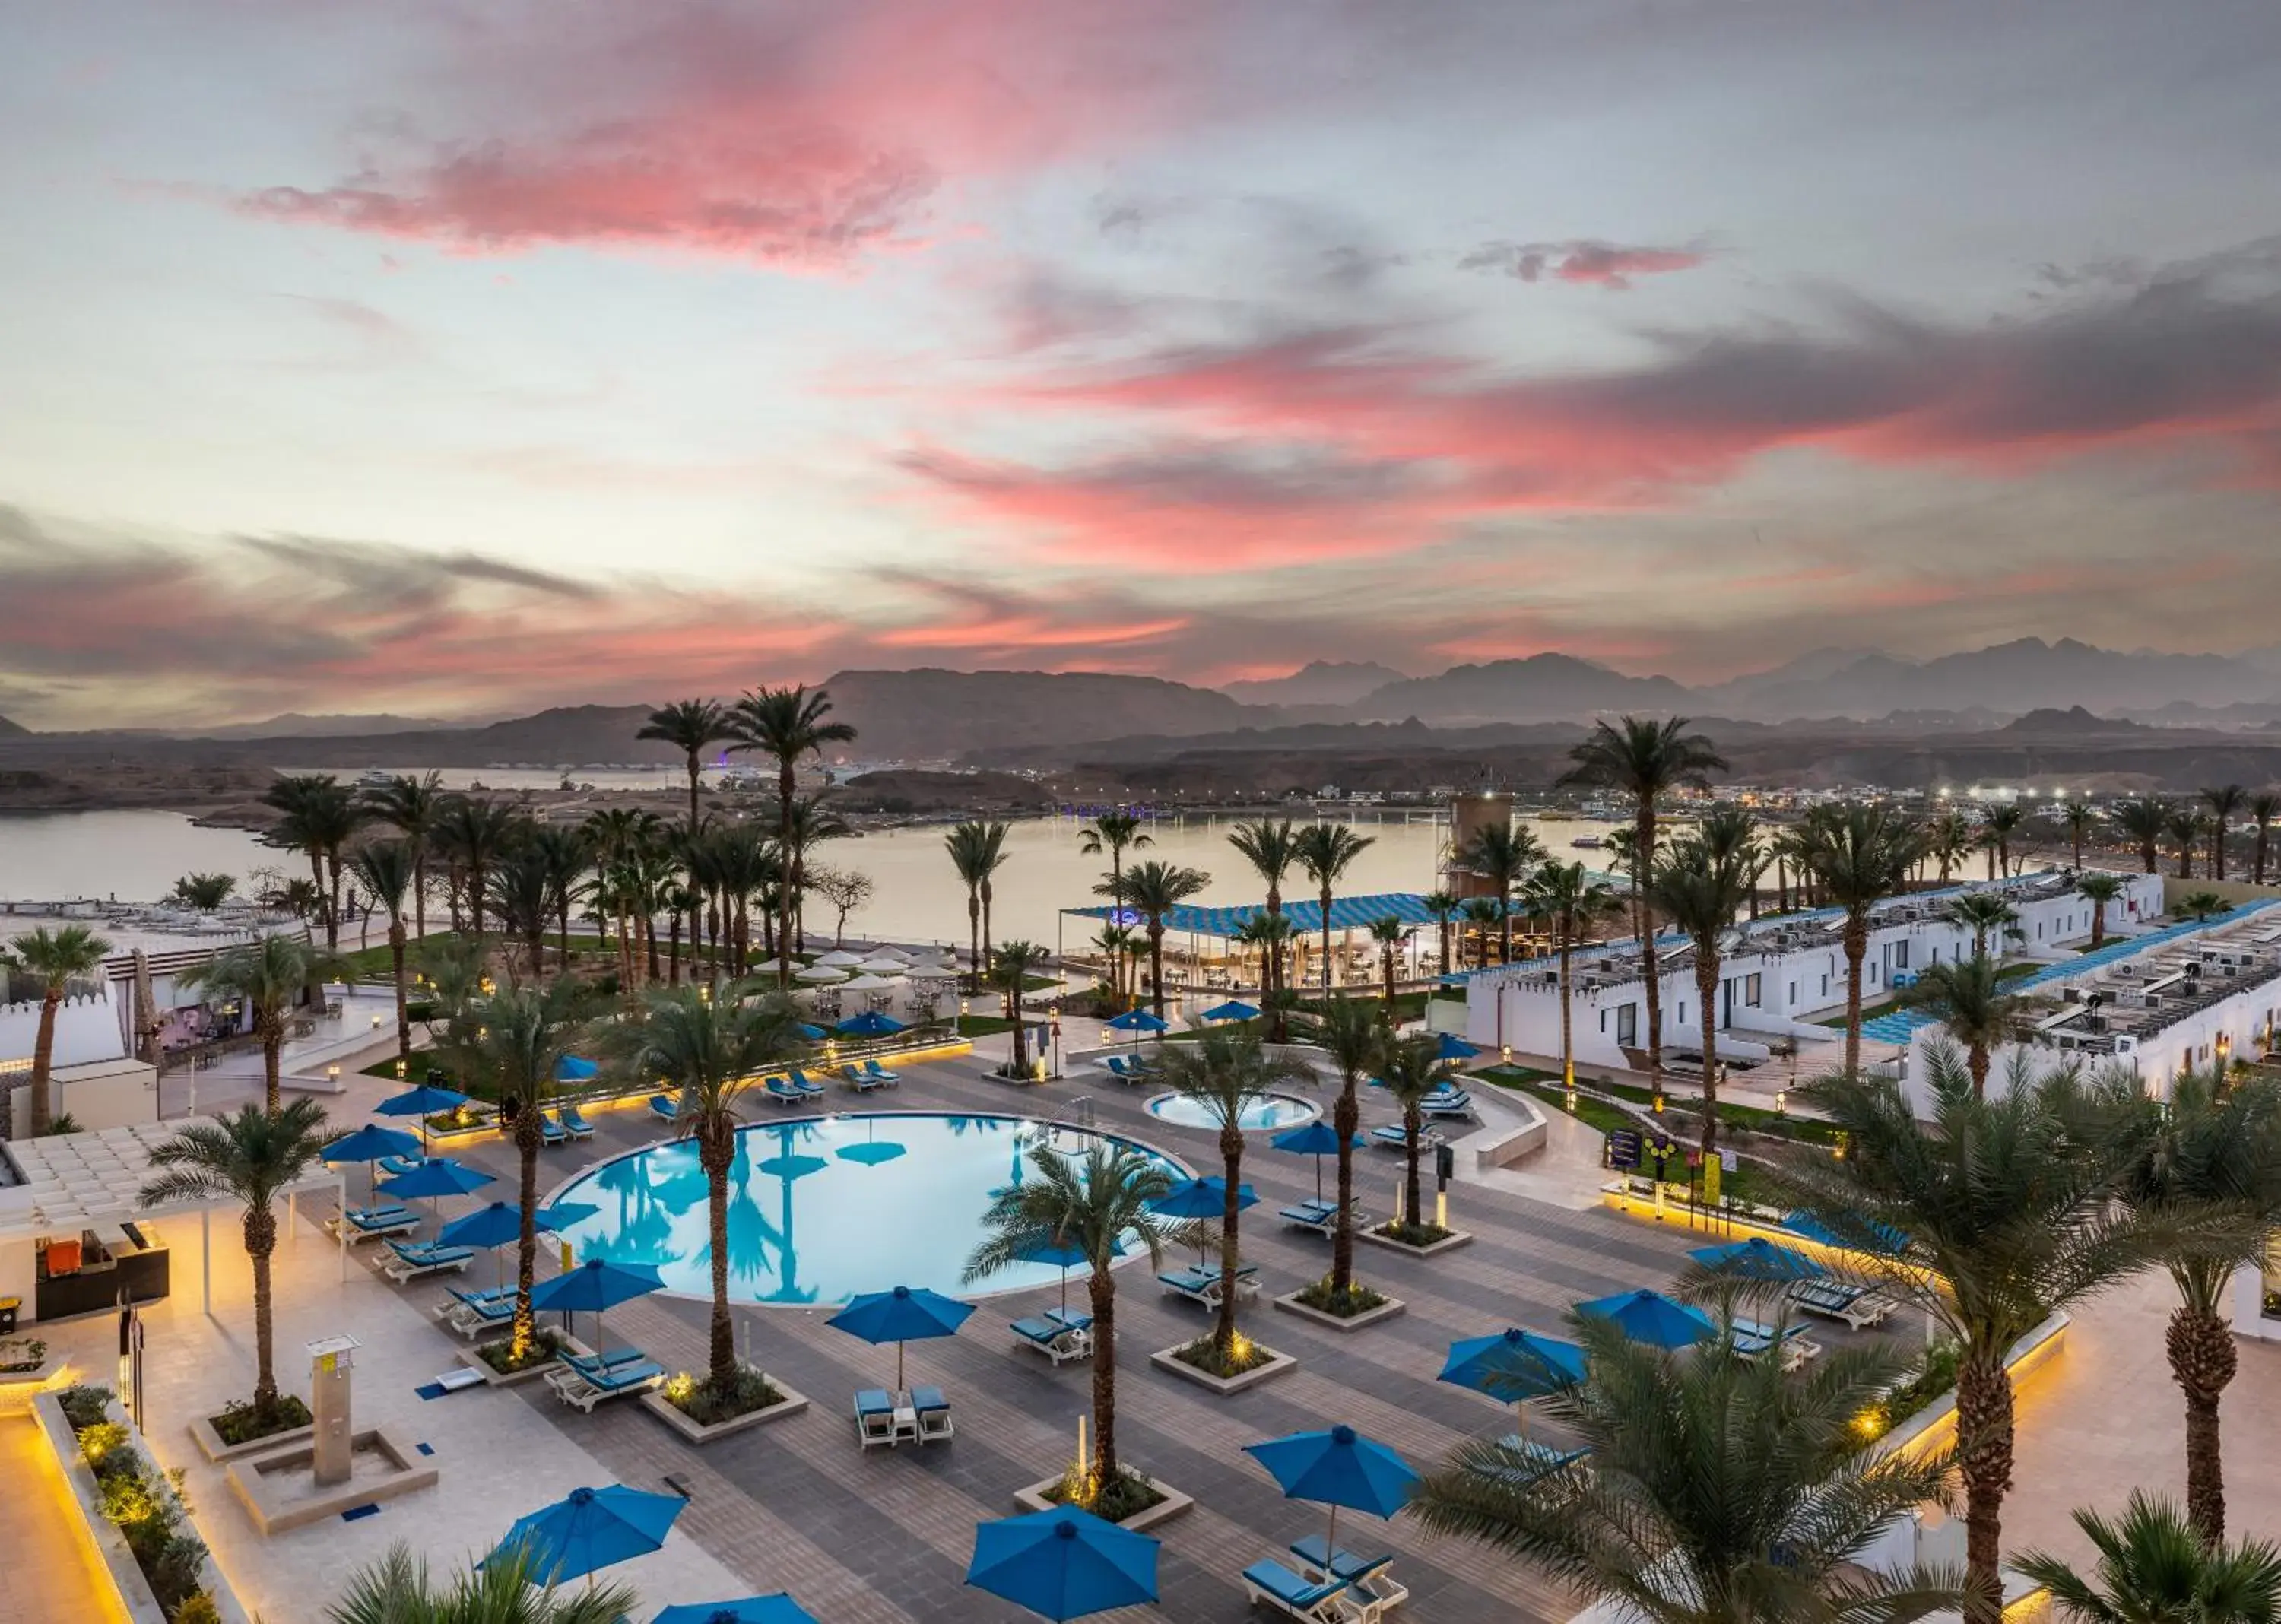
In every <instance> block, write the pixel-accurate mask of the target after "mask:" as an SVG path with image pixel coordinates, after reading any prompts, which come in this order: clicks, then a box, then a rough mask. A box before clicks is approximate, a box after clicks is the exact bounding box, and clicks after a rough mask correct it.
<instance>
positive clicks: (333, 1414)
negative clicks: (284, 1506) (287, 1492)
mask: <svg viewBox="0 0 2281 1624" xmlns="http://www.w3.org/2000/svg"><path fill="white" fill-rule="evenodd" d="M357 1346H358V1343H357V1339H356V1338H355V1337H353V1336H329V1337H326V1338H324V1339H322V1340H321V1341H319V1342H311V1343H310V1344H309V1409H310V1411H311V1413H312V1414H313V1417H314V1418H315V1421H316V1435H315V1437H314V1439H313V1443H314V1447H315V1454H314V1458H313V1461H312V1465H313V1471H314V1473H315V1476H316V1480H317V1487H318V1488H320V1489H327V1488H330V1487H332V1486H334V1485H336V1484H339V1483H345V1482H347V1481H349V1457H350V1454H351V1451H352V1431H351V1427H350V1423H349V1371H350V1367H351V1365H352V1363H353V1355H354V1353H355V1351H356V1349H357Z"/></svg>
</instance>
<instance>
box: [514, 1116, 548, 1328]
mask: <svg viewBox="0 0 2281 1624" xmlns="http://www.w3.org/2000/svg"><path fill="white" fill-rule="evenodd" d="M542 1142H543V1141H542V1139H541V1137H540V1133H539V1126H538V1102H537V1100H536V1099H530V1100H525V1101H523V1102H522V1105H521V1108H520V1109H519V1110H516V1112H515V1114H514V1149H515V1156H516V1159H517V1160H518V1162H520V1164H522V1187H521V1188H522V1193H521V1197H520V1199H521V1202H522V1228H521V1230H520V1232H519V1233H517V1234H516V1236H515V1244H514V1331H513V1332H512V1333H511V1334H510V1335H509V1337H508V1340H507V1353H508V1357H510V1358H514V1359H521V1358H522V1357H523V1356H524V1355H525V1354H526V1353H528V1352H529V1351H530V1345H531V1343H532V1342H533V1341H534V1340H536V1339H537V1335H538V1317H537V1314H536V1313H534V1312H533V1311H532V1310H531V1306H530V1288H531V1284H532V1282H533V1280H535V1278H536V1277H537V1273H538V1147H539V1145H540V1144H541V1143H542Z"/></svg>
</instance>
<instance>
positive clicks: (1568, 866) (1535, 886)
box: [1528, 862, 1624, 1094]
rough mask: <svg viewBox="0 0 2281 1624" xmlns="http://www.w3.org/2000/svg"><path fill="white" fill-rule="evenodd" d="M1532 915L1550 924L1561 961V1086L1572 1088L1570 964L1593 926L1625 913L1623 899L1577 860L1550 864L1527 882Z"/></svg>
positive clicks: (1573, 1046) (1573, 1039)
mask: <svg viewBox="0 0 2281 1624" xmlns="http://www.w3.org/2000/svg"><path fill="white" fill-rule="evenodd" d="M1528 905H1529V909H1530V911H1532V912H1534V913H1538V914H1542V915H1543V916H1545V917H1546V918H1548V919H1550V921H1551V922H1552V932H1553V941H1554V944H1555V947H1554V950H1555V951H1556V952H1557V953H1558V955H1559V957H1560V1082H1561V1087H1563V1088H1565V1089H1566V1090H1567V1091H1568V1092H1569V1093H1571V1094H1573V1093H1574V1092H1575V1088H1576V1036H1575V1027H1574V1009H1573V1007H1572V1005H1571V1003H1570V993H1571V990H1572V989H1571V985H1570V976H1569V965H1570V961H1571V956H1572V955H1573V954H1574V952H1575V947H1576V943H1577V940H1579V939H1580V938H1581V936H1582V935H1583V934H1584V932H1587V931H1589V930H1590V929H1591V927H1592V925H1593V924H1594V923H1595V922H1596V921H1597V920H1599V919H1603V918H1605V917H1608V916H1611V915H1613V914H1617V913H1620V912H1621V911H1622V909H1623V906H1624V903H1623V899H1622V898H1620V897H1619V896H1618V895H1617V894H1616V893H1615V888H1614V887H1613V886H1612V885H1608V884H1607V883H1606V882H1605V881H1604V880H1598V879H1595V878H1592V874H1591V871H1590V870H1589V869H1587V868H1585V866H1584V865H1583V864H1582V863H1581V862H1566V863H1563V862H1548V863H1546V864H1545V865H1544V866H1543V868H1541V869H1539V870H1537V871H1536V872H1535V875H1534V876H1532V877H1531V878H1530V879H1529V882H1528Z"/></svg>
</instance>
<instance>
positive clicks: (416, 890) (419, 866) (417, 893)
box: [412, 847, 428, 939]
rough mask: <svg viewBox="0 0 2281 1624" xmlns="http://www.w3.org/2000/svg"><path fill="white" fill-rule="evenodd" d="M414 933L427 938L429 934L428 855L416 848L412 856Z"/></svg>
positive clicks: (424, 849) (423, 850) (423, 849)
mask: <svg viewBox="0 0 2281 1624" xmlns="http://www.w3.org/2000/svg"><path fill="white" fill-rule="evenodd" d="M412 933H413V934H414V936H418V937H421V938H423V939H424V938H425V937H426V936H427V934H428V853H427V850H426V848H424V847H421V848H416V849H415V850H414V853H413V855H412Z"/></svg>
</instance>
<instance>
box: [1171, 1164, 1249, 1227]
mask: <svg viewBox="0 0 2281 1624" xmlns="http://www.w3.org/2000/svg"><path fill="white" fill-rule="evenodd" d="M1258 1204H1259V1197H1258V1196H1256V1195H1253V1194H1252V1193H1251V1187H1250V1186H1249V1185H1248V1184H1239V1185H1237V1186H1236V1187H1235V1208H1236V1210H1237V1211H1239V1212H1241V1211H1242V1210H1243V1209H1244V1208H1246V1207H1254V1206H1257V1205H1258ZM1226 1209H1227V1180H1226V1179H1222V1178H1220V1177H1218V1175H1214V1176H1213V1177H1211V1178H1209V1179H1182V1180H1181V1181H1180V1182H1179V1183H1178V1184H1176V1185H1174V1186H1173V1187H1171V1189H1169V1190H1167V1191H1165V1192H1164V1194H1163V1195H1159V1196H1157V1197H1156V1200H1154V1201H1152V1202H1150V1203H1148V1210H1149V1211H1151V1212H1153V1213H1155V1214H1156V1216H1157V1217H1159V1218H1218V1216H1219V1215H1220V1214H1221V1213H1222V1212H1224V1211H1226Z"/></svg>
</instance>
